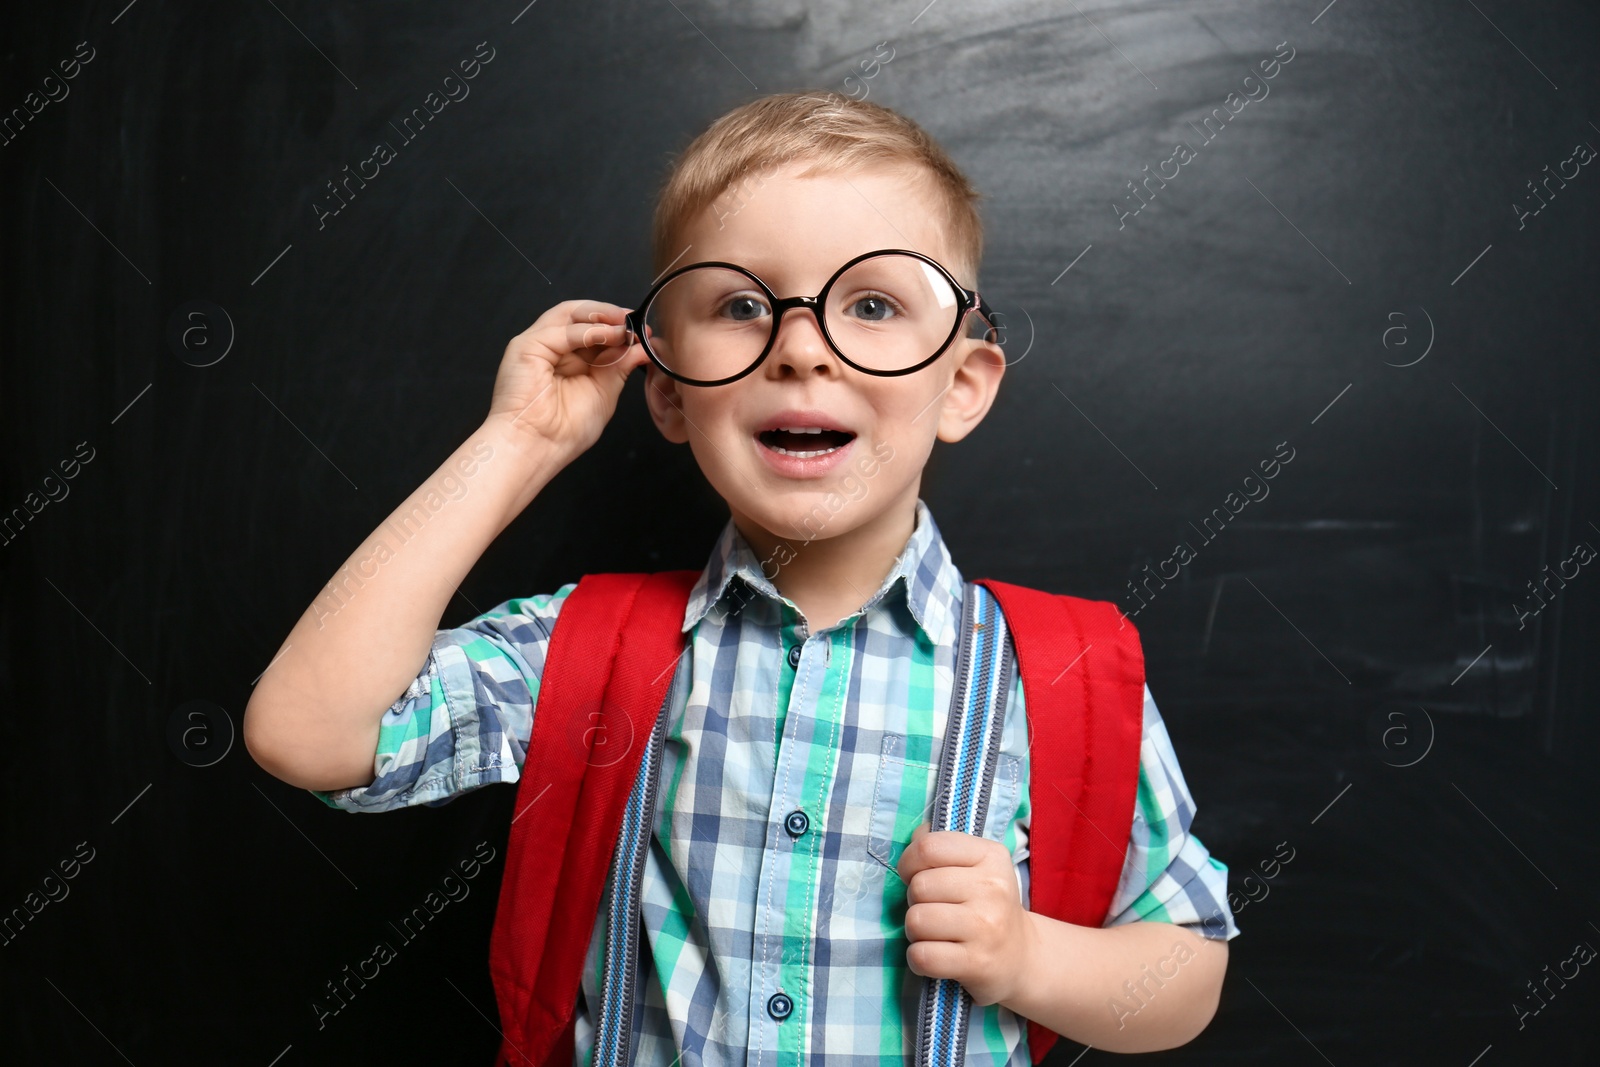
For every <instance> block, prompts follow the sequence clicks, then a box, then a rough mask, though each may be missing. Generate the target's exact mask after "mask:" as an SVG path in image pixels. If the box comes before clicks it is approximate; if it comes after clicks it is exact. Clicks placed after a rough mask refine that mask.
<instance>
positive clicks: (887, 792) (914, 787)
mask: <svg viewBox="0 0 1600 1067" xmlns="http://www.w3.org/2000/svg"><path fill="white" fill-rule="evenodd" d="M938 784H939V768H938V766H937V765H936V764H933V763H928V762H926V761H923V760H917V759H908V758H906V739H905V736H904V735H902V734H884V735H883V747H882V750H881V751H880V753H879V756H878V776H877V780H876V781H875V782H874V783H873V788H872V823H871V826H870V828H869V829H868V832H867V854H868V855H869V856H871V857H872V858H873V859H874V860H877V861H878V862H879V863H880V864H882V865H883V866H885V867H887V868H889V869H890V870H894V869H895V867H896V866H897V865H898V864H899V862H900V854H901V853H902V852H904V851H905V850H906V846H907V845H909V844H910V843H911V835H912V833H914V832H915V831H916V828H917V827H918V826H923V825H926V824H927V822H928V819H929V816H930V815H931V809H932V807H933V791H934V788H935V787H936V786H937V785H938Z"/></svg>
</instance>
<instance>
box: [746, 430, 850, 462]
mask: <svg viewBox="0 0 1600 1067" xmlns="http://www.w3.org/2000/svg"><path fill="white" fill-rule="evenodd" d="M855 436H856V435H855V434H853V433H850V432H849V431H847V430H824V429H821V428H820V427H810V428H793V429H783V430H762V431H761V432H760V433H758V434H756V438H757V439H758V440H759V441H760V442H761V444H762V445H763V446H764V447H766V448H770V449H771V450H772V451H774V452H776V453H778V454H779V455H782V456H796V457H798V458H800V459H810V458H811V457H813V456H826V455H827V454H828V453H830V452H836V451H838V450H839V449H841V448H843V447H844V446H845V445H847V444H849V443H850V442H851V441H852V440H854V439H855Z"/></svg>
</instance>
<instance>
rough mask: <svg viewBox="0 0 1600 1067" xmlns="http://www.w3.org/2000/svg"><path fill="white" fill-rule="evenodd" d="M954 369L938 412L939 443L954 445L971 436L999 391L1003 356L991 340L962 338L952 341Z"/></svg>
mask: <svg viewBox="0 0 1600 1067" xmlns="http://www.w3.org/2000/svg"><path fill="white" fill-rule="evenodd" d="M956 345H957V349H956V353H955V370H954V371H953V372H952V374H951V378H950V388H949V390H948V391H947V392H946V393H945V396H944V400H943V401H942V406H941V407H940V409H939V431H938V436H939V440H941V441H949V442H952V443H953V442H956V441H959V440H961V439H962V438H963V437H966V436H967V434H969V433H971V432H972V431H973V429H974V428H976V427H977V425H978V423H980V422H982V421H983V417H984V416H985V415H987V414H988V413H989V406H990V405H991V404H993V403H994V398H995V396H996V395H998V393H999V392H1000V379H1001V378H1002V377H1004V376H1005V372H1006V354H1005V352H1004V351H1003V350H1001V348H1000V346H999V345H997V344H995V343H994V342H993V341H986V340H983V339H982V338H977V337H966V338H962V339H960V340H958V341H957V342H956Z"/></svg>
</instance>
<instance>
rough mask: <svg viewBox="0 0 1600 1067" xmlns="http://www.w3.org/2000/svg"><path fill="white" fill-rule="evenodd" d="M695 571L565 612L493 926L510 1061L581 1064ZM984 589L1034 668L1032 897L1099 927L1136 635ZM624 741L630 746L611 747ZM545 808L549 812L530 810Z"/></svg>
mask: <svg viewBox="0 0 1600 1067" xmlns="http://www.w3.org/2000/svg"><path fill="white" fill-rule="evenodd" d="M698 577H699V572H698V571H690V570H681V571H663V572H659V573H655V574H642V573H639V574H590V575H585V576H584V577H583V579H582V580H581V581H580V582H579V583H578V585H577V588H576V589H574V590H573V591H572V593H571V594H569V596H568V598H567V600H566V601H565V602H564V603H563V604H562V608H561V613H560V614H559V615H558V616H557V617H556V626H555V629H554V631H553V632H552V633H551V637H550V643H549V647H548V650H547V652H546V658H545V665H544V671H543V674H542V676H541V679H540V684H539V696H538V705H537V709H536V714H535V715H534V725H533V735H532V737H531V738H530V739H529V742H528V748H527V755H526V758H525V761H524V764H523V767H522V776H521V783H520V785H519V787H518V791H517V805H516V813H515V815H514V816H513V818H512V824H511V833H510V840H509V842H508V845H507V851H506V867H505V874H504V877H503V879H502V881H501V887H500V899H499V904H498V906H497V909H496V913H495V921H494V929H493V933H492V935H491V939H490V950H489V967H490V972H491V976H492V978H493V981H494V987H495V997H496V999H497V1001H498V1003H499V1008H500V1021H501V1027H502V1028H503V1029H502V1034H503V1037H504V1042H503V1043H502V1045H501V1047H500V1053H499V1059H497V1061H496V1063H497V1065H501V1064H503V1065H506V1067H547V1065H550V1067H570V1065H571V1064H572V1061H573V1051H574V1049H573V1041H574V1025H575V1013H576V1010H577V998H578V993H579V987H580V984H581V981H582V975H583V965H584V961H585V956H586V954H587V949H588V945H589V940H590V937H591V935H592V933H593V930H594V920H595V917H596V913H597V910H598V908H599V906H600V902H601V897H602V893H603V892H604V889H605V883H606V879H607V877H608V874H609V872H610V870H611V866H612V862H613V855H614V853H615V852H616V850H617V848H618V841H619V836H620V835H621V832H622V822H623V815H624V808H625V806H626V805H627V804H628V802H629V796H630V791H631V790H632V789H633V786H634V782H635V778H636V776H638V775H639V771H640V767H641V760H643V759H644V757H645V755H646V750H647V748H648V746H647V745H646V744H644V743H635V740H636V739H637V740H638V741H640V742H642V741H643V740H644V739H647V738H650V737H651V736H652V731H653V730H654V729H655V727H656V722H657V719H658V716H659V711H660V709H661V708H662V707H663V700H664V698H665V697H666V695H667V691H668V686H669V684H670V683H671V682H672V681H673V677H674V666H675V665H677V664H678V663H679V660H680V657H681V656H682V655H683V652H684V649H685V639H686V635H685V634H684V633H683V632H682V625H683V614H684V609H685V607H686V606H687V603H688V597H689V593H690V591H691V590H692V588H693V587H694V584H695V581H696V580H697V579H698ZM977 584H980V585H982V586H983V587H984V588H985V589H987V590H988V591H989V592H990V593H992V594H993V597H994V599H995V600H996V601H998V603H999V606H1000V608H1001V609H1002V612H1003V615H1004V622H1005V627H1006V628H1007V629H1008V630H1009V631H1010V636H1011V641H1012V643H1013V647H1014V649H1015V653H1016V663H1017V667H1018V670H1019V671H1020V673H1021V676H1022V686H1023V692H1024V703H1025V706H1026V709H1027V719H1028V732H1029V763H1030V775H1031V782H1030V788H1029V800H1030V803H1031V806H1032V822H1031V831H1032V832H1031V834H1030V838H1029V849H1030V857H1029V898H1030V899H1029V907H1030V909H1031V910H1032V911H1035V912H1039V913H1041V914H1044V915H1048V916H1051V917H1052V918H1056V919H1060V920H1062V921H1064V922H1069V923H1073V924H1076V925H1079V926H1091V927H1099V926H1100V925H1101V924H1102V923H1103V922H1104V921H1105V916H1106V912H1107V910H1108V909H1109V908H1110V906H1111V899H1112V895H1113V894H1114V893H1115V892H1116V888H1117V883H1118V880H1119V878H1120V876H1121V872H1122V866H1123V862H1124V859H1125V854H1126V848H1127V840H1128V834H1129V831H1130V829H1131V826H1132V820H1133V808H1134V798H1135V792H1136V789H1137V785H1138V765H1139V749H1140V739H1141V735H1142V725H1143V710H1144V657H1143V653H1142V651H1141V648H1140V644H1139V637H1138V633H1137V631H1135V629H1134V628H1133V626H1132V625H1131V624H1130V623H1127V622H1126V620H1125V617H1124V616H1123V615H1122V613H1121V612H1119V611H1118V610H1117V609H1116V607H1115V606H1114V605H1112V604H1110V603H1109V602H1105V601H1093V600H1083V599H1080V598H1077V597H1071V596H1065V595H1060V594H1052V593H1045V592H1042V591H1040V590H1037V589H1030V588H1028V587H1026V586H1019V585H1011V584H1008V583H1005V582H999V581H995V580H993V579H987V578H980V579H977ZM964 625H965V620H964ZM624 632H626V634H627V638H626V644H624V639H623V634H624ZM958 639H959V638H958ZM618 738H622V739H624V743H623V744H622V745H620V746H617V748H618V749H622V750H623V751H622V753H621V755H617V754H615V751H614V750H608V751H606V752H603V753H602V752H600V751H599V748H600V747H603V746H610V745H614V744H615V742H616V740H617V739H618ZM534 805H537V807H538V810H537V817H534V818H527V819H524V818H523V816H524V815H526V814H528V813H529V811H530V810H531V809H532V808H533V807H534ZM649 832H650V831H649V828H648V827H646V828H645V830H644V833H645V835H646V836H648V834H649ZM1113 841H1115V842H1119V843H1118V844H1117V845H1115V846H1113V845H1111V844H1110V843H1109V842H1113ZM558 916H559V919H560V921H557V920H558ZM635 925H637V920H635ZM925 981H926V982H929V983H932V982H934V981H935V980H932V979H928V980H925ZM949 984H950V985H952V986H955V987H956V988H957V989H959V986H958V985H957V984H956V983H953V982H951V983H949ZM925 992H927V990H926V989H925ZM597 1036H598V1031H597ZM1027 1036H1028V1047H1029V1051H1030V1055H1031V1058H1032V1061H1033V1062H1034V1063H1038V1062H1039V1061H1040V1060H1042V1059H1043V1058H1044V1055H1045V1053H1046V1052H1048V1051H1049V1049H1050V1047H1051V1046H1052V1045H1053V1044H1054V1043H1055V1040H1056V1036H1057V1035H1056V1034H1055V1033H1054V1032H1052V1031H1050V1030H1048V1029H1046V1028H1045V1027H1043V1026H1041V1025H1039V1024H1038V1023H1035V1022H1033V1021H1032V1020H1028V1021H1027ZM919 1049H920V1046H919ZM919 1055H920V1052H919Z"/></svg>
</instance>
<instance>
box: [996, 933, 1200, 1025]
mask: <svg viewBox="0 0 1600 1067" xmlns="http://www.w3.org/2000/svg"><path fill="white" fill-rule="evenodd" d="M1027 916H1028V920H1029V922H1030V923H1031V924H1032V926H1033V934H1034V936H1033V937H1032V939H1031V942H1030V950H1029V952H1028V954H1027V956H1026V959H1025V960H1024V962H1023V967H1022V970H1021V976H1020V977H1019V979H1018V981H1017V992H1016V994H1015V995H1014V996H1013V997H1012V998H1010V999H1006V1000H1003V1001H1002V1003H1004V1004H1005V1006H1006V1007H1007V1008H1010V1009H1011V1010H1012V1011H1014V1012H1016V1013H1017V1014H1018V1015H1021V1016H1023V1017H1024V1018H1027V1019H1032V1020H1033V1021H1035V1022H1037V1023H1039V1024H1041V1025H1042V1026H1045V1027H1047V1028H1048V1029H1050V1030H1053V1031H1055V1032H1056V1033H1058V1034H1061V1035H1063V1036H1065V1037H1070V1038H1071V1039H1072V1040H1074V1041H1077V1042H1080V1043H1082V1044H1085V1045H1091V1046H1093V1047H1094V1048H1098V1049H1103V1050H1105V1051H1107V1052H1151V1051H1155V1050H1157V1049H1166V1048H1173V1047H1176V1046H1178V1045H1181V1044H1184V1043H1185V1042H1187V1041H1190V1040H1192V1039H1193V1038H1194V1037H1195V1036H1196V1035H1197V1034H1199V1033H1200V1031H1201V1030H1203V1029H1205V1027H1206V1024H1207V1023H1209V1022H1210V1021H1211V1017H1212V1015H1213V1014H1215V1012H1216V1007H1217V999H1218V997H1219V995H1220V993H1221V990H1222V978H1223V975H1224V973H1225V972H1226V971H1227V966H1228V946H1227V943H1226V942H1224V941H1217V940H1213V939H1210V938H1205V937H1201V936H1199V935H1198V934H1194V933H1191V932H1190V931H1188V930H1186V929H1183V928H1181V927H1178V926H1175V925H1173V924H1172V923H1163V922H1133V923H1125V924H1119V925H1117V926H1110V927H1105V928H1095V927H1088V926H1075V925H1072V924H1071V923H1064V922H1061V921H1059V920H1057V919H1052V918H1050V917H1049V916H1047V915H1041V914H1039V913H1037V912H1031V911H1030V912H1028V913H1027Z"/></svg>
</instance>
